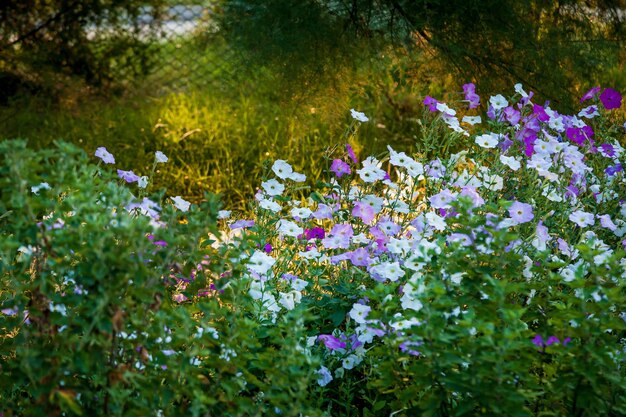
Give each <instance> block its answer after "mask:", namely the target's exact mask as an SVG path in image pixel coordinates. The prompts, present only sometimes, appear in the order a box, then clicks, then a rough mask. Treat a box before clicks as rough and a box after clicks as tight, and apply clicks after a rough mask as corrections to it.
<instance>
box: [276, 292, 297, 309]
mask: <svg viewBox="0 0 626 417" xmlns="http://www.w3.org/2000/svg"><path fill="white" fill-rule="evenodd" d="M279 295H280V298H279V299H278V302H279V304H280V305H282V306H283V307H285V309H287V310H293V309H294V308H295V306H296V304H299V303H300V301H301V300H302V294H301V293H300V291H295V290H294V291H289V292H286V293H285V292H281V293H279Z"/></svg>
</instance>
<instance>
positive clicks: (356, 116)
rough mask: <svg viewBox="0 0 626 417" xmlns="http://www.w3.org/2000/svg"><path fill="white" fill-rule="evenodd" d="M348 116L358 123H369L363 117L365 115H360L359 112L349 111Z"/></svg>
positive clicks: (367, 119) (365, 117)
mask: <svg viewBox="0 0 626 417" xmlns="http://www.w3.org/2000/svg"><path fill="white" fill-rule="evenodd" d="M350 114H351V115H352V118H353V119H354V120H358V121H359V122H362V123H365V122H367V121H369V120H370V119H369V118H368V117H367V116H366V115H365V113H362V112H360V111H356V110H354V109H350Z"/></svg>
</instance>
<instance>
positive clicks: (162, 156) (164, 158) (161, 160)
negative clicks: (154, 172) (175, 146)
mask: <svg viewBox="0 0 626 417" xmlns="http://www.w3.org/2000/svg"><path fill="white" fill-rule="evenodd" d="M154 158H155V159H156V161H157V163H161V164H164V163H166V162H167V161H168V157H167V156H165V154H164V153H163V152H161V151H156V152H155V153H154Z"/></svg>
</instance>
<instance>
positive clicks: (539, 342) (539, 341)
mask: <svg viewBox="0 0 626 417" xmlns="http://www.w3.org/2000/svg"><path fill="white" fill-rule="evenodd" d="M531 342H532V343H533V345H535V346H537V347H543V337H541V335H540V334H536V335H535V337H534V338H533V340H531Z"/></svg>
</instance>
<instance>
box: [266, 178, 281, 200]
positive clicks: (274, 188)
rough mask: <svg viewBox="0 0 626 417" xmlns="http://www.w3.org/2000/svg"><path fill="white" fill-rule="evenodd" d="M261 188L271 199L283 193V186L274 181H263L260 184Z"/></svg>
mask: <svg viewBox="0 0 626 417" xmlns="http://www.w3.org/2000/svg"><path fill="white" fill-rule="evenodd" d="M261 187H263V190H264V191H265V193H266V194H267V195H269V196H272V197H273V196H277V195H281V194H282V193H283V191H285V186H284V185H283V184H281V183H280V182H278V181H276V180H275V179H271V180H268V181H263V182H262V183H261Z"/></svg>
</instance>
